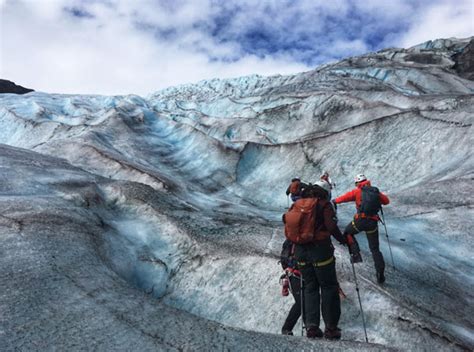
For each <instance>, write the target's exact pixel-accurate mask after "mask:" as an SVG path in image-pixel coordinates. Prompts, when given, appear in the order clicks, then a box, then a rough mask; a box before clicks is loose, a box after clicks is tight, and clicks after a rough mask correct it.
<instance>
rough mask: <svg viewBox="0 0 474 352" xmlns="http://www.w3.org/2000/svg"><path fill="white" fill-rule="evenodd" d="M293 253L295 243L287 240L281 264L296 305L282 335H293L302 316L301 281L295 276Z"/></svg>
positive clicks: (291, 309)
mask: <svg viewBox="0 0 474 352" xmlns="http://www.w3.org/2000/svg"><path fill="white" fill-rule="evenodd" d="M293 252H294V245H293V243H292V242H291V241H289V240H285V242H283V246H282V250H281V255H280V263H281V266H282V268H283V270H285V276H286V277H287V278H288V280H289V291H290V292H291V294H292V296H293V298H294V299H295V303H293V305H292V306H291V308H290V311H289V313H288V316H287V317H286V319H285V323H284V324H283V327H282V328H281V333H282V334H283V335H293V328H294V327H295V325H296V323H297V322H298V319H299V318H300V316H301V280H300V277H299V276H297V275H293V269H296V262H295V260H294V257H293V255H294V253H293Z"/></svg>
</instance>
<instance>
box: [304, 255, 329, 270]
mask: <svg viewBox="0 0 474 352" xmlns="http://www.w3.org/2000/svg"><path fill="white" fill-rule="evenodd" d="M334 260H335V258H334V257H331V258H329V259H327V260H323V261H322V262H314V263H312V265H313V266H314V267H316V268H319V267H322V266H326V265H329V264H331V263H332V262H334ZM307 264H309V263H306V262H302V261H299V262H298V266H300V267H302V266H305V265H307Z"/></svg>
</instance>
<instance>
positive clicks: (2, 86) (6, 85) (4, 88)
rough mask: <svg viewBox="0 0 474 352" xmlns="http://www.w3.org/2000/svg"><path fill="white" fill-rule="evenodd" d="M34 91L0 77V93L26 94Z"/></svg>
mask: <svg viewBox="0 0 474 352" xmlns="http://www.w3.org/2000/svg"><path fill="white" fill-rule="evenodd" d="M29 92H34V90H33V89H29V88H25V87H22V86H18V85H16V84H15V83H13V82H12V81H8V80H6V79H0V94H2V93H13V94H26V93H29Z"/></svg>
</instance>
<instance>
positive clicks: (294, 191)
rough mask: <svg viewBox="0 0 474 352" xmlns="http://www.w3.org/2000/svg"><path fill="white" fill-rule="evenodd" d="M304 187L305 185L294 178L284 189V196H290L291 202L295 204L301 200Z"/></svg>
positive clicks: (297, 178)
mask: <svg viewBox="0 0 474 352" xmlns="http://www.w3.org/2000/svg"><path fill="white" fill-rule="evenodd" d="M305 186H306V185H305V184H304V183H302V182H301V180H300V178H299V177H295V178H293V179H292V180H291V183H290V185H289V186H288V188H287V189H286V195H287V196H289V195H290V194H291V200H292V201H293V202H296V201H297V200H298V199H300V198H301V191H302V190H303V188H304V187H305Z"/></svg>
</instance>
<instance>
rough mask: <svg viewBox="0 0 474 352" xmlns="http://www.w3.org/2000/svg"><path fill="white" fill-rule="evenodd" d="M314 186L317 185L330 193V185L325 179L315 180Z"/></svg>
mask: <svg viewBox="0 0 474 352" xmlns="http://www.w3.org/2000/svg"><path fill="white" fill-rule="evenodd" d="M314 186H318V187H320V188H322V189H324V190H325V191H326V192H327V193H328V194H329V193H331V185H330V184H329V183H328V182H326V181H322V180H321V181H316V182H315V183H314Z"/></svg>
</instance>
